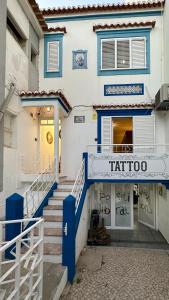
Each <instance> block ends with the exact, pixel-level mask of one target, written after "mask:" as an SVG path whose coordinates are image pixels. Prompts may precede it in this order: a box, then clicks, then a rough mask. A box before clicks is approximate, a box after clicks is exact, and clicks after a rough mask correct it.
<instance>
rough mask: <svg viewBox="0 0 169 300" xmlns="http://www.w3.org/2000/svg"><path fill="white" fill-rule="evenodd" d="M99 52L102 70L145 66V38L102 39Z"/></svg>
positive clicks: (141, 67)
mask: <svg viewBox="0 0 169 300" xmlns="http://www.w3.org/2000/svg"><path fill="white" fill-rule="evenodd" d="M101 53H102V64H101V68H102V70H117V69H118V70H119V69H143V68H146V40H145V38H128V39H125V38H121V39H104V40H102V41H101Z"/></svg>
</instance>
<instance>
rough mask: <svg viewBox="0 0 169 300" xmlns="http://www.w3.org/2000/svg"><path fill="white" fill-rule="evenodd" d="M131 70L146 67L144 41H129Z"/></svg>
mask: <svg viewBox="0 0 169 300" xmlns="http://www.w3.org/2000/svg"><path fill="white" fill-rule="evenodd" d="M131 57H132V68H133V69H142V68H145V67H146V40H145V39H132V40H131Z"/></svg>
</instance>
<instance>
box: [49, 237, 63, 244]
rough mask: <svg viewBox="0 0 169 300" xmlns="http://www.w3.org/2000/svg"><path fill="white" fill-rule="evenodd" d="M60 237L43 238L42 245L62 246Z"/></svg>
mask: <svg viewBox="0 0 169 300" xmlns="http://www.w3.org/2000/svg"><path fill="white" fill-rule="evenodd" d="M62 242H63V241H62V237H61V236H44V243H49V244H50V243H52V244H61V245H62Z"/></svg>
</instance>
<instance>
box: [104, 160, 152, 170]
mask: <svg viewBox="0 0 169 300" xmlns="http://www.w3.org/2000/svg"><path fill="white" fill-rule="evenodd" d="M109 164H110V167H111V172H133V171H134V172H140V171H141V172H146V171H147V162H146V161H130V160H129V161H118V160H111V161H109Z"/></svg>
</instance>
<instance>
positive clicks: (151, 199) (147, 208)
mask: <svg viewBox="0 0 169 300" xmlns="http://www.w3.org/2000/svg"><path fill="white" fill-rule="evenodd" d="M155 214H156V194H155V187H154V185H153V184H148V183H146V184H140V185H139V202H138V220H139V222H140V223H142V224H144V225H146V226H148V227H150V228H155Z"/></svg>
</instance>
